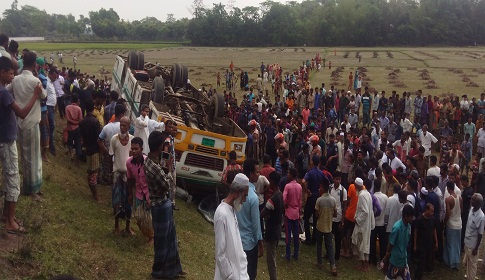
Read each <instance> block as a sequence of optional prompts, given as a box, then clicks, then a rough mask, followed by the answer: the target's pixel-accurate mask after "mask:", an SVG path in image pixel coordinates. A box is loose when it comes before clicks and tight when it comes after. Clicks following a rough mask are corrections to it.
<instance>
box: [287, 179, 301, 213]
mask: <svg viewBox="0 0 485 280" xmlns="http://www.w3.org/2000/svg"><path fill="white" fill-rule="evenodd" d="M301 191H302V189H301V185H300V184H298V183H297V182H296V181H295V180H293V181H291V182H289V183H288V184H286V186H285V190H284V191H283V201H284V203H285V216H286V217H288V219H290V220H298V219H300V209H301Z"/></svg>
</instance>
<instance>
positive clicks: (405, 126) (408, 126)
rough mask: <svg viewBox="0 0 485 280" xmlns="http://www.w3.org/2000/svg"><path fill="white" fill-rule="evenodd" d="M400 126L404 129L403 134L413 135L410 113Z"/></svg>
mask: <svg viewBox="0 0 485 280" xmlns="http://www.w3.org/2000/svg"><path fill="white" fill-rule="evenodd" d="M400 125H401V127H402V132H403V133H406V132H409V133H411V132H412V130H413V123H412V122H411V121H410V120H409V114H408V113H405V116H404V119H401V123H400Z"/></svg>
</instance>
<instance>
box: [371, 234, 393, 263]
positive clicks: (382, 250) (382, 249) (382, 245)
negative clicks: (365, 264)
mask: <svg viewBox="0 0 485 280" xmlns="http://www.w3.org/2000/svg"><path fill="white" fill-rule="evenodd" d="M377 238H379V258H377V248H376V246H377ZM387 239H388V235H387V233H386V226H376V227H375V228H374V229H373V230H372V231H371V233H370V254H369V261H370V263H372V264H377V262H378V261H379V260H382V259H383V258H384V256H385V255H386V250H387Z"/></svg>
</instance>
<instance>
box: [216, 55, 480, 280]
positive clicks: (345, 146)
mask: <svg viewBox="0 0 485 280" xmlns="http://www.w3.org/2000/svg"><path fill="white" fill-rule="evenodd" d="M231 65H233V64H232V63H231ZM329 67H331V66H329ZM278 69H281V68H272V69H270V68H269V67H265V66H264V64H262V66H261V71H262V73H263V75H262V76H263V77H265V76H268V74H266V73H267V72H268V71H269V72H270V74H269V75H270V76H271V77H274V78H273V79H274V80H279V81H281V87H279V86H274V84H273V85H272V86H271V87H270V86H267V87H266V85H268V84H269V83H266V82H263V83H262V86H261V83H259V82H257V83H256V84H255V85H254V86H253V87H249V88H247V89H246V92H247V93H244V94H243V98H242V100H240V102H238V100H237V98H236V96H235V93H234V92H235V91H233V90H231V87H226V89H225V91H224V96H225V100H226V105H227V106H226V113H227V116H228V117H230V118H231V119H232V120H234V122H236V123H237V124H238V125H239V126H240V127H241V128H243V129H244V131H246V133H247V136H248V140H247V147H246V158H247V160H246V161H245V162H244V164H243V165H242V166H241V165H239V164H237V162H236V157H235V154H232V156H231V154H229V158H230V162H229V165H228V166H227V168H226V170H225V171H224V174H223V178H222V181H223V183H224V184H226V185H227V186H228V187H229V195H228V197H227V198H226V200H224V201H223V203H221V205H220V206H219V208H218V209H217V211H216V216H215V218H214V221H215V225H214V227H215V231H216V263H217V264H216V277H215V278H216V279H225V278H227V277H230V275H235V274H237V275H240V278H241V279H246V278H247V277H249V279H255V278H256V270H255V267H257V259H258V254H257V253H255V251H254V250H256V251H259V255H261V254H262V250H263V245H262V244H260V243H258V242H263V241H264V243H265V244H266V251H267V252H266V253H267V265H268V271H269V273H270V279H276V278H277V277H276V275H277V274H276V272H277V270H276V257H275V256H276V248H277V246H276V245H275V244H277V241H278V239H279V237H280V233H281V232H282V228H283V232H284V235H285V242H286V254H285V257H286V259H287V260H288V261H290V260H291V259H294V260H298V258H299V245H300V242H303V243H304V244H307V245H309V246H314V245H316V250H315V251H316V261H317V264H319V265H321V264H322V263H323V261H322V247H323V245H322V243H324V246H325V249H326V251H327V258H328V262H329V263H330V266H331V267H330V271H331V273H332V274H334V275H337V266H338V263H339V259H340V257H346V258H352V257H353V255H357V256H358V259H359V260H360V261H361V263H360V265H359V266H358V267H357V269H358V270H359V271H362V272H366V271H369V269H370V265H377V266H378V267H380V268H382V267H384V266H385V267H387V268H388V269H387V270H386V271H387V272H386V278H387V279H396V277H398V276H400V277H402V279H410V276H411V273H410V266H411V267H412V268H413V270H414V278H416V279H422V278H423V274H424V273H431V272H433V271H434V262H435V260H438V261H440V262H442V263H444V264H445V265H446V266H448V267H449V268H450V269H454V270H458V269H459V267H460V260H461V259H463V258H464V259H465V262H466V275H467V277H468V279H475V277H476V275H477V261H478V249H479V245H480V243H481V238H482V234H483V227H484V222H485V221H484V219H483V218H484V214H483V212H482V205H483V196H484V195H485V168H483V164H484V162H485V159H484V158H483V155H484V148H485V128H484V122H483V118H484V116H485V93H482V94H481V96H480V99H479V100H477V99H476V98H472V99H471V100H469V99H468V96H467V95H462V97H461V100H460V97H458V96H456V95H454V94H445V95H443V96H439V97H438V96H435V97H432V96H427V97H426V96H425V95H424V94H423V92H422V91H421V90H416V91H415V92H403V93H402V95H399V94H398V93H397V92H396V91H392V93H391V94H390V96H386V92H385V91H380V92H379V91H377V90H375V89H371V88H369V87H367V86H364V87H363V88H362V89H361V87H362V82H361V81H362V77H361V76H360V75H359V74H358V72H357V73H356V75H353V74H352V73H350V75H349V86H348V88H346V89H338V88H336V87H334V86H333V85H332V86H330V88H329V89H327V88H326V86H325V84H324V83H322V85H321V87H312V86H311V83H310V81H309V80H308V77H309V72H310V71H316V70H317V69H315V68H312V67H311V63H310V64H308V61H307V62H306V63H305V62H304V63H303V64H302V66H301V67H300V68H299V69H298V70H297V71H294V72H287V73H285V74H283V72H282V71H279V70H278ZM229 71H231V70H228V72H229ZM231 72H232V71H231ZM229 73H230V72H229ZM270 95H271V96H273V97H270ZM260 167H261V168H260ZM239 173H242V174H244V176H242V174H239ZM244 201H245V202H244ZM243 202H244V203H243ZM241 204H242V205H241ZM228 210H231V211H232V213H235V214H236V216H235V217H234V215H232V214H231V211H228ZM263 218H264V219H263ZM248 220H250V221H251V223H249V222H248ZM258 220H259V222H257V221H258ZM263 220H265V221H266V223H263ZM234 222H236V224H237V225H238V226H239V231H236V230H234V231H227V229H228V227H230V226H231V225H232V224H233V223H234ZM228 224H229V225H228ZM222 225H224V226H222ZM224 228H225V229H226V232H224ZM236 232H237V233H239V234H240V237H241V239H240V240H233V236H234V235H235V234H236ZM300 232H301V233H303V234H304V237H302V238H301V239H302V240H300V238H299V234H300ZM228 235H231V237H228ZM238 242H242V247H241V246H239V245H238V244H237V243H238ZM275 242H276V243H275ZM292 247H293V251H292ZM241 250H243V251H244V252H245V253H246V256H247V257H246V260H247V262H245V263H243V264H241V263H238V264H237V265H236V264H234V262H240V259H241V258H242V257H241V256H243V255H244V254H243V253H242V252H241ZM292 252H293V253H292ZM231 254H235V255H234V256H236V259H233V258H232V257H229V255H231ZM462 257H463V258H462ZM246 273H247V274H246ZM243 275H244V277H243Z"/></svg>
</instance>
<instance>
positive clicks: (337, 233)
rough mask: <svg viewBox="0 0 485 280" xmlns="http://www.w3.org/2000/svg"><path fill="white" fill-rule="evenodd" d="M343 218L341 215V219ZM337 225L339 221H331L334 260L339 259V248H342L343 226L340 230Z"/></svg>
mask: <svg viewBox="0 0 485 280" xmlns="http://www.w3.org/2000/svg"><path fill="white" fill-rule="evenodd" d="M343 218H344V217H342V219H343ZM339 225H340V222H333V223H332V233H333V238H334V239H335V261H338V260H340V248H342V236H343V230H344V228H343V227H342V230H340V228H339Z"/></svg>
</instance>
